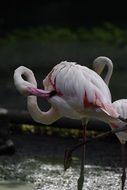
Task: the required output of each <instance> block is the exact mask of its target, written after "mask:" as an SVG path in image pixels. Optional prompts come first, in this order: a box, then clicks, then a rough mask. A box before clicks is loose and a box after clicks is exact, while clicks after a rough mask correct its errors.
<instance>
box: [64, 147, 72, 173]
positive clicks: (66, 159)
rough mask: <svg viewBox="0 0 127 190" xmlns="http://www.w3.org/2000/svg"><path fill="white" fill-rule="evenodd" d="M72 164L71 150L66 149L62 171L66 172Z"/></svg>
mask: <svg viewBox="0 0 127 190" xmlns="http://www.w3.org/2000/svg"><path fill="white" fill-rule="evenodd" d="M71 162H72V149H71V148H67V149H66V150H65V155H64V170H65V171H66V170H67V169H68V168H69V167H70V165H71Z"/></svg>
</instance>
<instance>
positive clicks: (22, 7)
mask: <svg viewBox="0 0 127 190" xmlns="http://www.w3.org/2000/svg"><path fill="white" fill-rule="evenodd" d="M105 22H110V23H113V24H115V25H117V26H120V27H126V24H127V11H126V5H124V3H123V2H120V1H118V2H117V1H116V2H112V3H111V2H108V1H101V2H98V1H73V0H61V1H59V0H54V1H53V0H43V1H7V0H5V1H1V2H0V31H1V35H5V34H6V33H8V32H9V31H11V30H13V29H15V28H17V27H18V28H25V27H30V26H32V27H33V26H34V27H36V26H39V25H41V26H48V25H50V26H55V27H63V26H64V27H69V28H73V29H76V28H78V27H81V26H83V27H93V26H97V25H99V26H100V25H103V24H104V23H105Z"/></svg>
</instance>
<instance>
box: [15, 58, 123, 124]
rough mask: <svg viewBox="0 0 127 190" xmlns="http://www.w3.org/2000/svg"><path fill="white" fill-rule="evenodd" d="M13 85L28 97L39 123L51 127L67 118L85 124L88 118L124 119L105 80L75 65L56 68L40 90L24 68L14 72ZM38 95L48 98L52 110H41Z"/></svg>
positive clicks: (30, 109) (69, 64)
mask: <svg viewBox="0 0 127 190" xmlns="http://www.w3.org/2000/svg"><path fill="white" fill-rule="evenodd" d="M22 75H25V77H26V78H27V81H26V80H24V79H23V78H22ZM14 83H15V86H16V88H17V90H18V91H19V92H20V93H21V94H23V95H26V96H27V106H28V110H29V113H30V115H31V117H32V118H33V119H34V120H35V121H37V122H40V123H43V124H52V123H53V122H55V121H56V120H58V119H60V118H61V117H68V118H71V119H78V120H81V121H82V123H83V125H84V120H85V119H86V118H87V119H89V118H95V119H98V120H102V121H104V122H106V123H113V122H117V121H120V119H122V118H121V116H120V114H118V113H117V111H116V110H115V108H114V107H113V105H112V102H111V94H110V90H109V88H108V86H107V85H106V83H105V82H104V81H103V79H102V78H101V77H100V76H99V75H98V74H97V73H96V72H94V71H93V70H91V69H89V68H87V67H85V66H81V65H79V64H76V63H74V62H67V61H63V62H61V63H60V64H58V65H56V66H55V67H54V68H53V69H52V70H51V72H50V73H49V74H48V75H47V77H46V78H45V79H44V80H43V86H44V90H42V89H37V86H36V80H35V78H34V74H33V73H32V71H30V70H29V69H28V68H26V67H23V66H21V67H19V68H17V69H16V70H15V72H14ZM31 95H34V96H31ZM36 96H41V97H46V98H47V100H48V101H49V102H50V104H51V108H50V109H49V111H47V112H43V111H41V110H40V109H39V107H38V105H37V97H36Z"/></svg>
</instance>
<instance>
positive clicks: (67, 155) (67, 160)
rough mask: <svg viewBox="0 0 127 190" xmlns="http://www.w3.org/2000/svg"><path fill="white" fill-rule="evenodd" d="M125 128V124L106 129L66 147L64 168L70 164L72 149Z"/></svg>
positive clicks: (126, 127)
mask: <svg viewBox="0 0 127 190" xmlns="http://www.w3.org/2000/svg"><path fill="white" fill-rule="evenodd" d="M125 130H127V126H123V127H120V128H117V129H113V130H111V131H107V132H105V133H102V134H99V135H97V136H95V137H93V138H91V139H88V140H86V141H85V142H84V141H83V142H81V143H78V144H76V145H74V146H71V147H69V148H67V149H66V150H65V155H64V169H65V170H66V169H68V168H69V167H70V164H71V161H72V153H73V151H75V150H76V149H78V148H79V147H81V146H83V145H84V144H87V143H89V142H93V141H95V140H99V139H102V138H104V137H107V136H109V135H112V134H116V133H118V132H121V131H125Z"/></svg>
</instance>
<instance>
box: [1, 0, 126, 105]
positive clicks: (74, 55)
mask: <svg viewBox="0 0 127 190" xmlns="http://www.w3.org/2000/svg"><path fill="white" fill-rule="evenodd" d="M105 23H110V24H112V25H114V26H116V27H118V28H121V29H122V30H123V31H124V30H125V29H126V28H127V11H126V5H125V4H124V3H123V2H119V1H118V2H114V3H113V2H112V3H111V2H108V1H101V2H99V1H73V0H61V1H59V0H54V1H53V0H43V1H33V0H32V1H20V0H19V1H13V0H12V1H7V0H4V1H1V2H0V42H1V40H3V39H5V40H6V41H5V42H4V43H3V42H2V43H0V86H1V91H0V97H1V102H0V105H1V107H6V108H16V109H19V108H20V109H26V98H25V97H22V96H21V95H20V94H19V93H18V92H17V91H16V89H15V86H14V82H13V73H14V70H15V69H16V68H17V67H18V66H21V65H24V66H26V67H28V68H30V69H32V70H33V72H34V73H35V76H36V79H37V81H38V86H39V87H42V80H43V79H44V77H45V76H46V74H47V73H48V72H49V71H50V70H51V69H52V67H53V66H54V65H55V64H57V63H59V62H60V61H63V60H68V61H76V62H78V63H79V64H82V65H86V66H89V67H91V65H92V62H93V60H94V59H95V58H96V57H97V56H100V55H104V56H107V57H109V58H111V60H112V61H113V63H114V69H115V70H117V72H114V74H113V77H112V80H111V84H110V86H111V92H112V96H113V100H115V99H119V98H122V97H126V94H127V87H126V83H125V81H126V80H127V77H126V68H127V64H126V63H127V46H126V42H124V41H122V43H121V42H120V43H119V44H117V45H114V44H113V43H112V42H110V43H108V44H104V43H96V42H95V43H94V44H93V43H92V42H89V41H87V43H86V42H82V41H77V42H67V41H66V42H64V41H62V42H61V41H60V42H59V41H58V42H57V41H55V42H52V41H50V42H43V41H42V40H41V41H39V40H38V41H32V40H30V39H27V37H26V36H25V38H24V39H20V40H17V38H16V39H15V38H14V34H13V36H12V38H11V33H12V32H13V31H15V30H17V29H18V30H19V31H21V34H22V30H24V31H28V30H29V29H30V28H32V29H36V28H38V27H41V28H46V27H48V26H51V27H53V28H56V29H59V28H67V29H71V31H77V30H78V29H79V28H82V27H83V28H85V29H93V28H95V27H100V28H101V27H103V26H104V24H105ZM97 32H98V31H97ZM8 35H10V37H9V38H8ZM103 37H104V36H103ZM118 38H119V36H118ZM8 39H9V41H8ZM118 41H120V40H119V39H118ZM98 42H100V41H99V39H98ZM112 45H114V46H112ZM118 79H120V80H118ZM119 89H120V90H119ZM8 97H9V98H8Z"/></svg>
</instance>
